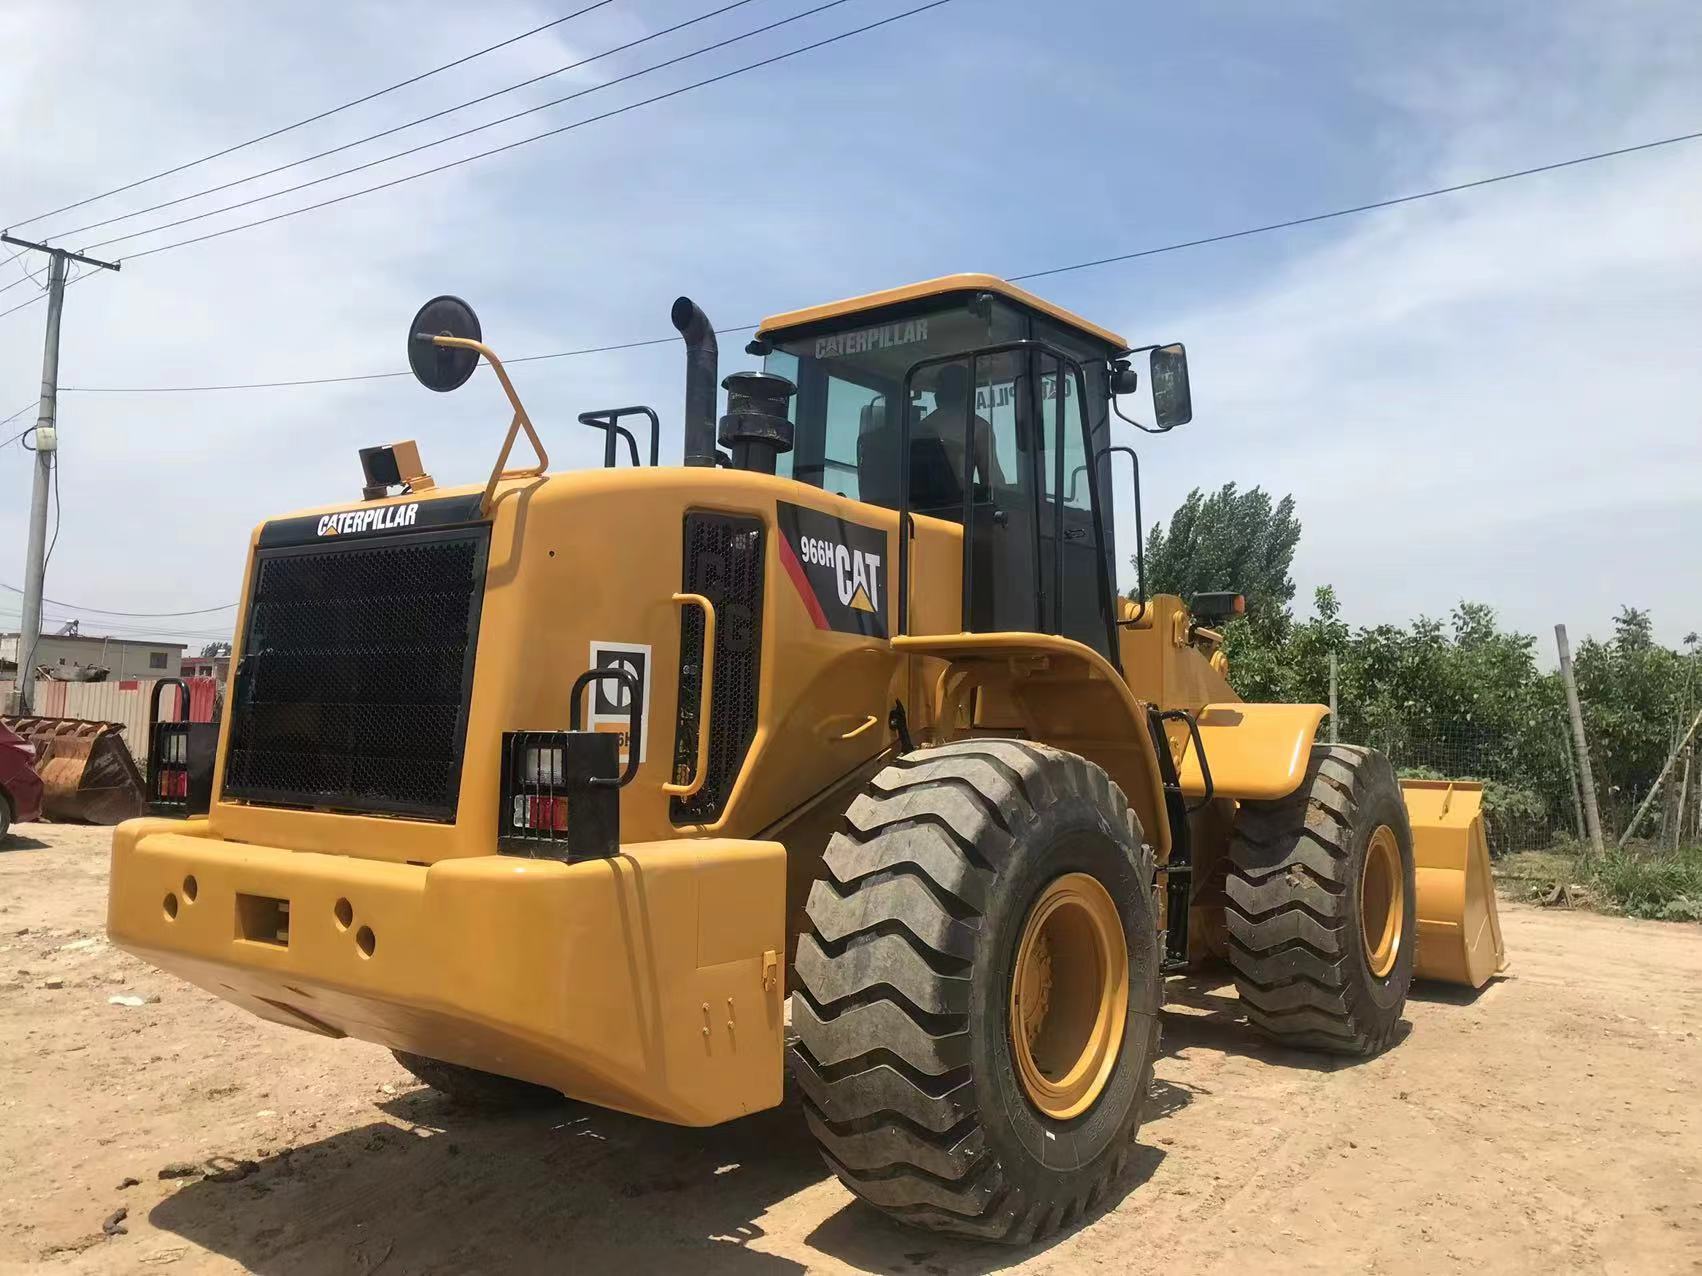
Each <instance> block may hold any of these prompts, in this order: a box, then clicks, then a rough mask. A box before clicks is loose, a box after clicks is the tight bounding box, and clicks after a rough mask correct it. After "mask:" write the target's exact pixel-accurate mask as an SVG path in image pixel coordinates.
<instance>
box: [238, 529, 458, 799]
mask: <svg viewBox="0 0 1702 1276" xmlns="http://www.w3.org/2000/svg"><path fill="white" fill-rule="evenodd" d="M488 538H489V534H488V529H486V528H484V527H479V528H474V529H471V530H465V531H453V532H428V533H421V534H418V535H408V536H387V537H382V538H374V539H373V540H369V541H366V542H364V543H357V544H348V545H340V546H337V547H336V548H321V547H319V546H313V547H311V548H306V549H285V550H269V551H266V550H263V551H261V553H260V557H259V561H258V563H257V565H256V569H255V578H254V596H253V598H252V600H251V601H250V604H249V618H248V631H247V635H246V638H245V640H244V642H243V658H242V662H241V665H240V667H239V669H238V670H237V675H236V685H235V688H234V692H233V696H232V703H233V705H234V710H233V716H232V721H231V740H230V749H229V756H228V757H227V759H226V762H225V781H224V793H225V795H226V796H229V797H236V798H244V799H247V800H249V801H254V802H259V803H263V804H266V805H277V806H300V807H314V808H320V809H326V810H337V811H352V812H374V813H393V814H406V815H414V816H419V817H422V818H426V819H434V820H452V819H453V818H454V817H455V808H456V801H457V797H458V794H459V789H460V783H461V754H462V746H463V743H464V739H465V736H466V730H467V701H468V699H469V696H470V694H471V687H472V677H473V653H474V647H475V645H476V639H477V634H478V618H479V607H480V603H481V602H482V600H483V596H484V577H485V554H486V546H487V542H488Z"/></svg>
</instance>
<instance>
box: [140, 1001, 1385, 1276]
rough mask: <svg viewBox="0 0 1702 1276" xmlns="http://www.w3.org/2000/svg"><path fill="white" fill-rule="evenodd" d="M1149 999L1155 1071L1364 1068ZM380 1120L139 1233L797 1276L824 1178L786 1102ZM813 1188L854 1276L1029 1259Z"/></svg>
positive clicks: (213, 1243)
mask: <svg viewBox="0 0 1702 1276" xmlns="http://www.w3.org/2000/svg"><path fill="white" fill-rule="evenodd" d="M1167 992H1168V998H1169V1003H1170V1005H1171V1006H1172V1007H1173V1008H1172V1009H1170V1010H1167V1011H1166V1012H1165V1015H1164V1030H1163V1034H1162V1041H1163V1046H1162V1050H1163V1053H1164V1054H1165V1055H1176V1054H1178V1053H1180V1052H1182V1051H1185V1050H1187V1049H1189V1048H1191V1047H1195V1046H1200V1047H1205V1048H1208V1049H1213V1050H1220V1051H1224V1052H1228V1053H1235V1054H1245V1055H1250V1056H1252V1057H1255V1058H1260V1059H1263V1060H1265V1061H1267V1062H1269V1063H1270V1064H1272V1065H1273V1066H1278V1067H1301V1068H1309V1069H1313V1070H1318V1071H1333V1070H1336V1069H1341V1068H1347V1067H1352V1066H1355V1065H1356V1064H1358V1063H1360V1062H1362V1061H1361V1060H1359V1059H1353V1058H1339V1057H1332V1056H1327V1055H1315V1054H1308V1053H1305V1052H1302V1051H1296V1050H1285V1049H1283V1048H1281V1047H1279V1046H1276V1045H1273V1044H1271V1043H1269V1042H1266V1041H1263V1040H1262V1039H1261V1038H1259V1037H1258V1036H1257V1035H1256V1034H1255V1033H1254V1032H1253V1030H1252V1029H1251V1028H1250V1027H1249V1026H1248V1025H1247V1023H1246V1021H1245V1019H1244V1018H1243V1017H1242V1014H1241V1010H1240V1003H1239V1002H1238V1000H1237V999H1236V997H1235V995H1234V992H1233V990H1232V989H1230V988H1229V987H1228V985H1226V984H1223V983H1222V982H1221V981H1214V980H1213V979H1211V978H1210V977H1207V978H1203V979H1199V978H1196V979H1187V980H1180V979H1179V980H1171V981H1170V986H1169V988H1168V990H1167ZM1407 1027H1408V1025H1406V1024H1405V1023H1404V1022H1403V1024H1402V1025H1401V1031H1400V1035H1399V1036H1398V1037H1397V1041H1396V1044H1397V1045H1398V1044H1399V1041H1400V1040H1401V1039H1403V1038H1404V1036H1405V1035H1406V1031H1407ZM1199 1093H1202V1092H1200V1091H1196V1090H1195V1089H1193V1088H1191V1087H1188V1086H1185V1085H1178V1084H1176V1083H1174V1082H1171V1081H1167V1080H1159V1081H1157V1082H1155V1083H1154V1086H1153V1090H1152V1094H1151V1098H1150V1100H1149V1103H1148V1107H1147V1113H1146V1118H1147V1120H1148V1121H1149V1122H1154V1121H1159V1120H1162V1119H1164V1118H1166V1117H1169V1116H1171V1115H1173V1114H1175V1113H1176V1112H1179V1111H1180V1110H1182V1109H1183V1108H1185V1107H1186V1106H1187V1105H1188V1104H1190V1103H1191V1102H1193V1101H1194V1099H1195V1097H1196V1096H1197V1095H1198V1094H1199ZM383 1110H384V1111H386V1112H388V1113H389V1115H390V1116H391V1117H393V1118H395V1119H396V1120H397V1121H399V1122H401V1125H394V1124H391V1123H389V1122H386V1121H379V1120H374V1121H372V1122H369V1123H367V1124H364V1125H359V1126H354V1127H351V1128H349V1129H345V1130H341V1131H339V1132H337V1133H335V1134H332V1135H330V1136H328V1137H326V1138H324V1139H321V1140H319V1141H317V1142H314V1143H309V1144H304V1145H302V1146H300V1147H296V1148H292V1149H288V1150H285V1151H282V1152H279V1153H277V1154H276V1155H273V1156H270V1157H268V1158H266V1159H265V1160H263V1161H261V1162H260V1163H259V1164H258V1165H257V1166H256V1167H255V1168H254V1170H253V1172H252V1173H249V1174H247V1175H246V1176H241V1177H239V1178H237V1179H236V1180H235V1181H223V1182H217V1181H214V1180H212V1179H202V1180H199V1181H197V1182H195V1183H191V1184H189V1185H188V1186H186V1187H184V1188H182V1189H181V1190H179V1191H178V1192H177V1193H176V1194H175V1195H174V1196H172V1197H171V1198H170V1199H168V1200H166V1201H163V1202H161V1203H160V1204H159V1205H158V1206H156V1207H155V1208H154V1209H153V1211H152V1212H151V1214H150V1221H151V1222H152V1223H153V1224H154V1225H155V1226H156V1227H159V1228H161V1229H162V1230H165V1231H168V1232H172V1233H175V1234H177V1235H179V1236H182V1237H183V1238H185V1239H186V1240H189V1241H192V1242H194V1243H195V1244H197V1245H199V1246H202V1247H203V1248H205V1249H208V1250H212V1251H214V1252H215V1253H219V1254H222V1255H225V1256H227V1257H229V1258H231V1259H233V1260H234V1261H236V1262H238V1263H240V1264H242V1265H243V1266H244V1267H245V1268H247V1269H249V1270H251V1271H254V1272H259V1273H296V1272H322V1271H340V1272H350V1273H353V1274H354V1276H368V1274H370V1273H373V1272H376V1271H378V1270H379V1269H380V1268H382V1269H383V1270H384V1271H385V1272H408V1273H413V1272H477V1271H521V1272H525V1271H543V1270H550V1271H556V1270H565V1269H569V1268H571V1269H572V1270H576V1271H591V1272H602V1271H618V1272H621V1273H625V1274H636V1273H646V1272H660V1271H670V1272H671V1271H687V1272H690V1273H692V1276H708V1274H713V1273H721V1272H729V1273H756V1274H759V1276H761V1274H765V1273H771V1272H772V1273H790V1272H799V1271H803V1270H805V1269H806V1266H807V1264H808V1261H809V1255H808V1254H807V1253H806V1254H804V1255H803V1256H802V1259H801V1260H800V1259H794V1258H791V1257H783V1256H778V1255H774V1254H770V1253H766V1252H764V1249H765V1246H763V1244H762V1242H763V1241H764V1238H765V1235H766V1233H765V1232H764V1228H763V1223H762V1220H763V1218H764V1216H765V1215H766V1214H767V1213H768V1211H769V1210H770V1209H772V1208H773V1207H774V1206H775V1205H777V1204H778V1203H780V1202H783V1201H786V1200H787V1199H788V1198H790V1197H792V1196H795V1195H797V1194H798V1193H800V1192H803V1191H806V1190H807V1189H810V1188H812V1187H815V1186H816V1185H820V1184H825V1183H827V1182H828V1181H829V1180H830V1177H831V1176H830V1175H829V1173H828V1171H827V1170H826V1169H825V1168H824V1167H823V1165H822V1162H821V1160H820V1158H819V1157H818V1155H817V1154H816V1150H815V1145H814V1143H813V1141H812V1140H811V1138H810V1135H809V1132H808V1130H807V1128H806V1126H805V1123H804V1118H803V1113H802V1112H801V1111H800V1110H799V1104H798V1100H797V1097H796V1094H795V1093H794V1092H793V1091H791V1089H790V1088H788V1094H787V1099H786V1102H784V1103H783V1104H782V1105H781V1106H780V1107H778V1108H776V1109H774V1110H772V1111H769V1112H764V1113H759V1114H757V1115H755V1116H751V1117H747V1118H745V1119H744V1120H740V1121H733V1122H729V1123H728V1124H726V1125H722V1126H717V1127H715V1128H712V1129H707V1130H690V1129H683V1128H680V1127H677V1126H668V1125H661V1124H657V1123H655V1122H649V1121H642V1120H639V1119H637V1118H633V1117H626V1116H622V1115H620V1114H618V1113H613V1112H606V1111H603V1110H601V1109H596V1108H588V1107H583V1106H579V1105H567V1106H563V1107H558V1108H546V1109H541V1110H535V1111H530V1112H525V1113H516V1114H508V1115H491V1114H487V1113H482V1112H479V1111H476V1110H473V1109H469V1108H465V1107H461V1106H458V1105H456V1104H454V1103H452V1102H450V1101H449V1100H447V1099H445V1098H443V1097H442V1096H441V1095H439V1094H437V1093H436V1092H435V1091H432V1090H429V1089H421V1090H418V1091H414V1092H412V1093H409V1094H405V1095H401V1096H398V1097H396V1098H394V1099H391V1100H388V1101H387V1102H386V1103H385V1104H384V1105H383ZM1163 1159H1164V1152H1163V1150H1162V1149H1161V1148H1160V1147H1156V1146H1153V1145H1152V1139H1151V1137H1150V1136H1148V1137H1147V1138H1146V1140H1145V1141H1143V1142H1142V1143H1140V1144H1139V1145H1137V1147H1136V1148H1135V1150H1134V1153H1133V1155H1132V1157H1131V1158H1130V1163H1129V1167H1128V1169H1127V1170H1126V1172H1125V1174H1124V1176H1123V1178H1122V1180H1121V1181H1120V1182H1119V1183H1118V1184H1117V1185H1116V1186H1115V1188H1114V1189H1113V1191H1112V1192H1111V1193H1110V1194H1109V1195H1108V1197H1107V1199H1106V1201H1105V1202H1104V1204H1103V1206H1102V1209H1101V1210H1100V1211H1099V1212H1097V1213H1095V1214H1094V1215H1093V1216H1091V1217H1089V1218H1086V1219H1084V1220H1082V1222H1081V1223H1080V1224H1078V1225H1077V1227H1076V1228H1073V1229H1071V1231H1069V1232H1065V1233H1063V1234H1061V1235H1060V1236H1056V1237H1054V1238H1052V1239H1051V1240H1050V1241H1049V1242H1048V1243H1047V1246H1045V1247H1041V1248H1050V1247H1051V1246H1052V1245H1056V1244H1057V1243H1058V1241H1059V1240H1061V1239H1063V1238H1064V1237H1066V1236H1068V1235H1071V1234H1073V1232H1074V1231H1076V1230H1079V1229H1080V1228H1081V1227H1088V1226H1092V1225H1093V1223H1094V1222H1095V1220H1096V1219H1097V1218H1098V1217H1100V1215H1101V1214H1103V1213H1104V1212H1105V1210H1107V1209H1111V1208H1115V1207H1116V1205H1117V1204H1118V1203H1119V1202H1121V1201H1122V1200H1123V1198H1124V1197H1126V1196H1127V1195H1128V1194H1129V1193H1131V1192H1133V1191H1135V1190H1137V1189H1138V1188H1139V1187H1140V1186H1141V1184H1143V1183H1145V1182H1146V1181H1147V1179H1149V1178H1150V1177H1151V1176H1152V1174H1153V1173H1154V1171H1155V1170H1156V1169H1157V1167H1158V1166H1159V1164H1160V1163H1161V1162H1162V1161H1163ZM227 1178H228V1176H227ZM829 1191H830V1195H829V1196H828V1197H827V1198H826V1199H825V1204H826V1206H827V1207H828V1208H831V1209H833V1212H832V1213H831V1214H830V1215H829V1216H828V1217H827V1218H825V1219H824V1220H823V1221H822V1222H820V1223H819V1224H818V1225H817V1226H816V1227H815V1228H814V1230H813V1231H811V1232H810V1233H809V1235H808V1237H807V1238H806V1241H805V1244H807V1245H808V1246H809V1247H810V1248H811V1249H812V1250H814V1251H816V1252H818V1253H820V1254H824V1255H828V1256H831V1257H833V1258H835V1259H837V1260H839V1261H840V1262H843V1263H845V1264H847V1265H849V1266H851V1267H853V1268H856V1269H858V1270H861V1271H867V1272H881V1273H895V1274H899V1273H902V1274H905V1276H908V1274H910V1273H923V1274H925V1276H960V1274H961V1276H972V1274H974V1273H982V1272H990V1271H996V1270H999V1269H1000V1268H1004V1267H1007V1266H1010V1265H1011V1264H1013V1263H1015V1262H1019V1261H1021V1260H1022V1259H1023V1258H1025V1257H1029V1256H1031V1255H1032V1254H1033V1253H1035V1252H1036V1250H1035V1249H1033V1248H1030V1249H1021V1250H1013V1249H1009V1248H1006V1247H1004V1246H996V1245H979V1244H965V1243H963V1242H959V1241H954V1240H951V1239H949V1238H946V1237H939V1236H934V1235H931V1234H929V1233H925V1232H918V1231H914V1230H912V1229H909V1228H905V1227H901V1226H899V1225H898V1224H896V1223H893V1222H891V1221H890V1220H888V1219H887V1218H886V1217H885V1216H884V1215H882V1214H881V1213H880V1212H879V1211H877V1210H875V1209H873V1208H871V1207H869V1206H867V1205H864V1204H862V1203H861V1202H858V1201H854V1200H848V1199H847V1198H846V1197H845V1195H844V1194H843V1193H842V1192H841V1191H840V1190H839V1189H838V1188H837V1187H834V1188H831V1189H829ZM805 1208H806V1209H807V1208H808V1207H807V1206H806V1207H805ZM794 1225H795V1224H793V1223H790V1222H789V1227H790V1226H794Z"/></svg>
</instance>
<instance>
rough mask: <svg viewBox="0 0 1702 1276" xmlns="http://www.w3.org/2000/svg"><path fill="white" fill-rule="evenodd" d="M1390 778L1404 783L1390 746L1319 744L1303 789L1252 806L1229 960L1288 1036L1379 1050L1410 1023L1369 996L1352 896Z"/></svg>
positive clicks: (1352, 1051)
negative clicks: (1362, 840) (1357, 854)
mask: <svg viewBox="0 0 1702 1276" xmlns="http://www.w3.org/2000/svg"><path fill="white" fill-rule="evenodd" d="M1389 785H1396V786H1397V789H1396V791H1397V792H1398V782H1397V781H1396V780H1395V778H1394V770H1393V768H1392V767H1391V766H1390V764H1389V761H1388V759H1387V758H1386V757H1384V756H1383V755H1382V754H1381V753H1378V752H1376V751H1374V750H1371V749H1364V748H1359V747H1356V746H1352V745H1315V746H1314V747H1313V750H1312V758H1311V763H1310V765H1309V766H1308V767H1307V771H1306V778H1305V779H1304V780H1303V781H1302V782H1301V784H1300V786H1299V787H1298V788H1297V789H1296V790H1295V791H1294V792H1293V793H1292V794H1290V795H1289V796H1288V797H1285V798H1279V799H1276V800H1274V801H1269V802H1243V803H1242V804H1241V809H1240V812H1239V813H1238V815H1237V817H1236V822H1235V829H1234V833H1233V836H1232V837H1231V839H1230V848H1229V856H1228V860H1229V871H1228V875H1227V878H1226V880H1225V894H1226V896H1227V902H1226V904H1225V910H1224V920H1225V923H1226V927H1227V929H1228V931H1229V962H1230V967H1231V969H1232V970H1233V972H1234V976H1235V984H1236V988H1237V990H1238V991H1239V992H1240V995H1241V1000H1242V1002H1243V1004H1244V1006H1245V1009H1246V1012H1247V1018H1248V1021H1249V1022H1250V1023H1252V1024H1253V1026H1254V1027H1256V1028H1258V1029H1259V1030H1260V1031H1262V1032H1263V1033H1265V1034H1266V1035H1268V1036H1270V1037H1273V1038H1275V1039H1276V1040H1277V1041H1279V1042H1281V1043H1282V1044H1284V1045H1288V1046H1295V1047H1298V1048H1301V1049H1307V1050H1318V1051H1324V1052H1327V1053H1332V1054H1349V1055H1372V1054H1376V1053H1378V1052H1379V1051H1381V1050H1382V1049H1384V1048H1385V1047H1386V1046H1387V1045H1388V1044H1389V1040H1390V1037H1391V1035H1392V1033H1393V1030H1394V1027H1395V1024H1396V1023H1397V1022H1398V1021H1399V1018H1400V1016H1399V1013H1398V1011H1397V1013H1395V1014H1393V1015H1390V1014H1387V1013H1386V1012H1384V1013H1379V1012H1378V1011H1377V1009H1376V1007H1374V1006H1373V1005H1371V1004H1370V1003H1369V1002H1368V1001H1367V999H1366V998H1365V997H1364V996H1363V995H1362V993H1363V988H1364V984H1365V981H1366V980H1367V979H1369V978H1370V975H1369V972H1368V971H1366V970H1365V969H1364V968H1363V962H1362V958H1361V956H1360V951H1359V949H1360V942H1359V934H1358V919H1357V913H1356V908H1355V905H1354V903H1353V901H1352V900H1351V899H1350V897H1349V896H1350V890H1351V888H1352V886H1353V883H1354V880H1355V879H1354V866H1353V858H1354V849H1353V848H1354V839H1355V836H1356V834H1357V833H1358V832H1359V831H1360V830H1359V825H1360V822H1361V818H1362V816H1361V811H1362V806H1363V804H1364V801H1365V800H1366V799H1367V798H1368V797H1369V796H1370V793H1371V791H1372V790H1373V789H1374V788H1381V787H1385V786H1389ZM1412 942H1413V936H1412V935H1411V934H1410V933H1409V934H1408V935H1406V936H1405V937H1404V939H1403V943H1404V944H1405V945H1407V946H1410V945H1411V944H1412ZM1398 971H1399V966H1398V965H1397V973H1398ZM1403 1000H1404V998H1403Z"/></svg>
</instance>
